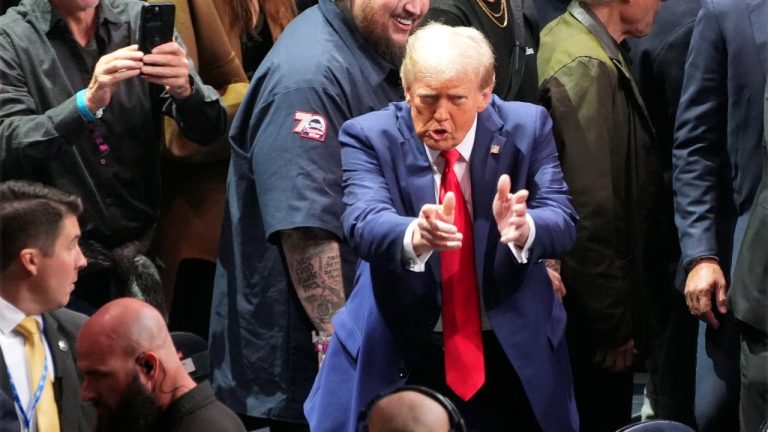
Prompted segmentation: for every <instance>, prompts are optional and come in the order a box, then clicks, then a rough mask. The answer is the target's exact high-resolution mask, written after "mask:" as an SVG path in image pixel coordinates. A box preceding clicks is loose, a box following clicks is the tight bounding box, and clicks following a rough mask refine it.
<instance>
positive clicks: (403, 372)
mask: <svg viewBox="0 0 768 432" xmlns="http://www.w3.org/2000/svg"><path fill="white" fill-rule="evenodd" d="M398 375H399V376H400V378H401V379H406V378H408V371H407V370H406V369H405V368H400V373H399V374H398Z"/></svg>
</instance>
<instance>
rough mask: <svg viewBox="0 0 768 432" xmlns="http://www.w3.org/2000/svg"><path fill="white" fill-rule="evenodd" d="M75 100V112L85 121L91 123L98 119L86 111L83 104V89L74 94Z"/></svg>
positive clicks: (86, 107) (86, 106) (85, 106)
mask: <svg viewBox="0 0 768 432" xmlns="http://www.w3.org/2000/svg"><path fill="white" fill-rule="evenodd" d="M75 99H76V100H77V111H78V112H79V113H80V115H81V116H83V118H84V119H85V121H88V122H92V121H96V120H97V119H98V117H96V116H95V115H93V113H91V112H90V111H89V110H88V105H86V104H85V89H82V90H80V91H79V92H77V93H76V94H75Z"/></svg>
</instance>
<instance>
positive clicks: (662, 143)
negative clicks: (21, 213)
mask: <svg viewBox="0 0 768 432" xmlns="http://www.w3.org/2000/svg"><path fill="white" fill-rule="evenodd" d="M700 7H701V0H676V1H673V2H665V3H662V5H661V9H660V10H659V13H658V14H656V19H655V21H654V23H653V28H652V29H651V32H650V33H648V35H647V36H644V37H642V38H632V39H630V40H629V44H630V47H631V48H632V50H631V51H630V55H631V58H632V64H631V67H632V75H633V77H634V79H635V82H636V83H637V88H638V90H639V91H640V96H641V97H642V99H643V102H644V103H645V106H646V108H647V110H648V117H649V118H650V120H651V123H652V124H653V127H654V129H655V130H656V140H654V141H653V143H654V144H655V147H656V150H657V151H656V154H657V155H658V156H659V161H660V162H661V167H662V170H663V174H664V187H663V189H662V191H663V192H662V195H661V199H663V201H664V202H665V205H664V206H663V207H662V209H663V211H664V212H665V214H664V220H669V221H672V220H673V219H674V216H673V215H672V214H671V212H672V211H673V208H672V143H673V142H674V129H675V117H676V115H677V106H678V104H679V103H680V92H681V91H682V87H683V75H684V73H685V58H686V55H687V54H688V47H689V46H690V44H691V36H692V35H693V25H694V23H695V22H696V16H697V15H698V14H699V9H700ZM659 228H663V229H664V230H665V231H666V230H668V231H669V232H665V233H664V238H667V239H669V241H666V242H664V243H662V247H660V248H659V249H657V250H656V251H655V255H656V256H657V260H658V262H660V263H664V264H667V266H666V269H667V272H666V274H667V277H666V278H665V279H664V281H665V283H664V284H663V285H661V286H658V287H656V288H657V295H658V299H659V301H658V302H657V305H658V306H657V307H658V309H659V326H660V328H661V329H663V331H662V334H661V335H660V336H659V339H658V341H657V343H656V346H655V349H654V350H653V351H652V353H651V355H650V357H649V359H648V360H647V361H646V368H647V369H648V372H649V374H650V376H649V379H648V383H647V384H646V388H645V395H646V398H647V399H648V401H649V405H650V408H651V410H652V413H648V411H647V410H645V409H644V410H643V412H642V414H643V417H644V419H646V418H659V419H667V420H676V421H678V422H682V423H685V424H687V425H689V426H691V427H695V426H696V420H695V418H694V415H693V399H694V393H695V392H694V390H695V381H696V367H695V366H696V339H697V336H696V335H697V334H698V328H699V320H698V319H697V318H696V317H694V316H691V314H690V313H689V312H688V306H687V305H686V303H685V297H684V296H683V293H682V286H677V285H675V284H674V282H675V272H676V269H677V264H678V262H679V260H680V246H679V244H678V242H677V241H674V239H676V238H677V232H676V231H675V227H674V225H673V224H667V225H664V226H663V227H658V226H657V227H654V229H659ZM680 285H682V281H680Z"/></svg>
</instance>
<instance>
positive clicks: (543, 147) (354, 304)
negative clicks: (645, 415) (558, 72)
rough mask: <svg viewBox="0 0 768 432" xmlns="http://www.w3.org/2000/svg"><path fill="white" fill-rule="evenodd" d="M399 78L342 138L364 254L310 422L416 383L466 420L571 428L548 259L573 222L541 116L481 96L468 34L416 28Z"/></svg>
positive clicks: (569, 239) (350, 202)
mask: <svg viewBox="0 0 768 432" xmlns="http://www.w3.org/2000/svg"><path fill="white" fill-rule="evenodd" d="M400 74H401V78H402V81H403V86H404V88H405V97H406V101H405V102H401V103H395V104H391V105H389V106H388V107H387V108H385V109H383V110H381V111H377V112H373V113H370V114H367V115H364V116H361V117H358V118H356V119H353V120H351V121H348V122H347V123H345V125H344V126H343V127H342V129H341V132H340V138H339V140H340V142H341V145H342V154H341V155H342V166H343V168H344V202H345V203H346V205H347V209H346V211H345V212H344V214H343V216H342V226H343V227H344V234H345V237H346V238H347V239H348V241H349V243H350V244H351V245H352V247H353V248H354V250H355V252H356V253H357V254H358V256H360V257H361V258H362V260H361V261H360V262H359V264H358V270H357V278H356V284H355V288H354V290H353V292H352V295H351V297H350V299H349V301H348V303H347V305H346V306H345V307H344V308H342V309H341V310H340V311H339V313H338V314H337V315H336V317H335V318H334V320H333V325H334V330H335V333H334V338H333V341H332V342H331V344H330V348H329V351H328V354H327V357H326V359H325V361H324V363H323V365H322V366H321V368H320V372H319V375H318V378H317V380H316V381H315V385H314V387H313V389H312V392H311V393H310V396H309V398H308V400H307V402H306V404H305V414H306V415H307V419H308V420H309V423H310V426H311V428H312V430H322V431H326V430H328V431H331V430H332V431H353V430H355V425H356V423H357V422H356V420H357V416H358V412H359V411H360V409H361V408H363V407H364V406H365V405H366V404H367V403H368V402H369V401H370V400H371V399H373V398H374V397H375V396H376V395H377V394H379V393H381V392H385V391H389V390H391V389H393V388H395V387H398V386H400V385H403V384H415V385H423V386H426V387H430V388H433V389H435V390H437V391H439V392H441V393H442V394H445V395H447V396H448V397H449V398H450V399H451V400H452V401H453V402H454V403H455V404H456V405H457V407H458V409H459V411H460V412H461V414H462V416H463V417H464V419H465V421H466V422H467V427H468V428H469V429H470V430H480V431H498V430H513V429H515V430H526V431H533V430H544V431H575V430H577V429H578V419H577V416H576V406H575V403H574V399H573V391H572V382H571V371H570V367H569V363H568V353H567V348H566V345H565V339H564V337H563V332H564V329H565V311H564V308H563V305H562V303H561V302H560V300H559V299H558V298H557V297H556V294H555V293H554V292H553V290H552V285H551V282H550V280H549V277H548V275H547V270H546V268H545V265H544V263H543V259H544V258H552V257H557V256H559V255H560V254H562V253H563V252H565V251H566V250H567V249H568V248H569V247H570V246H571V245H572V244H573V241H574V238H575V232H576V228H575V223H576V220H577V217H576V214H575V212H574V210H573V208H572V207H571V205H570V203H569V197H568V192H567V187H566V185H565V183H564V181H563V176H562V173H561V172H560V165H559V162H558V159H557V152H556V151H555V144H554V140H553V138H552V133H551V121H550V119H549V116H548V115H547V113H546V111H545V110H544V109H543V108H540V107H537V106H534V105H530V104H526V103H520V102H503V101H501V100H500V99H499V98H498V97H496V96H493V95H492V94H491V89H492V88H493V84H494V73H493V54H492V51H491V48H490V45H489V43H488V41H487V40H486V39H485V38H484V37H483V36H482V35H481V34H480V33H479V32H478V31H477V30H475V29H472V28H467V27H448V26H445V25H442V24H431V25H428V26H426V27H424V28H423V29H421V30H418V31H417V32H416V33H414V35H413V36H412V37H411V38H410V39H409V42H408V46H407V50H406V55H405V60H404V62H403V65H402V68H401V72H400ZM512 191H516V192H515V193H512ZM436 202H437V203H440V204H435V203H436Z"/></svg>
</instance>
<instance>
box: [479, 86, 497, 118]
mask: <svg viewBox="0 0 768 432" xmlns="http://www.w3.org/2000/svg"><path fill="white" fill-rule="evenodd" d="M480 95H481V96H482V99H481V101H480V104H479V105H478V107H477V112H481V111H483V110H485V107H487V106H488V102H490V100H491V96H492V95H493V85H489V86H488V87H486V88H484V89H483V90H482V91H481V92H480Z"/></svg>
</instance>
